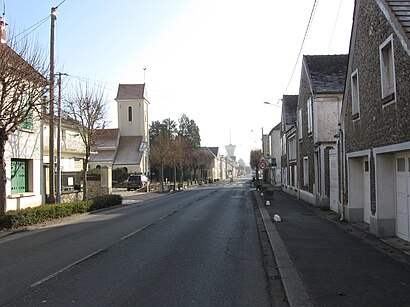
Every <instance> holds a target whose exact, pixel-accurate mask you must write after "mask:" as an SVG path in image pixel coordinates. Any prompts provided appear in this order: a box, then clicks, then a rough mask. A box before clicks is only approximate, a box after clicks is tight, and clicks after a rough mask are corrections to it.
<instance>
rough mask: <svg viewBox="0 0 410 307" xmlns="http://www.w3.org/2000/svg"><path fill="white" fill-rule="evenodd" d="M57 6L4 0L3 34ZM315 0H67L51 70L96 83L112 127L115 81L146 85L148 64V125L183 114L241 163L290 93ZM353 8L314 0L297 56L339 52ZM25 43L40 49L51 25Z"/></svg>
mask: <svg viewBox="0 0 410 307" xmlns="http://www.w3.org/2000/svg"><path fill="white" fill-rule="evenodd" d="M2 1H3V0H2ZM61 2H62V0H6V20H7V23H8V24H9V28H10V29H13V30H14V32H15V33H20V32H22V31H23V30H24V29H27V28H29V27H31V26H33V25H35V24H36V23H38V22H39V21H41V20H43V19H44V18H46V17H47V16H49V14H50V9H51V7H53V6H57V5H58V4H60V3H61ZM313 3H314V0H295V1H286V0H283V1H276V0H252V1H250V0H172V1H171V0H145V1H142V0H119V1H102V0H83V1H79V0H66V1H64V2H63V3H62V4H61V6H60V7H59V8H58V11H57V14H58V15H57V31H56V38H57V43H56V58H57V63H56V64H57V68H56V71H61V72H65V73H67V74H69V75H70V77H68V78H67V79H68V80H66V81H76V80H78V79H81V80H85V79H87V80H88V82H95V83H100V84H101V83H102V82H103V83H102V84H103V85H104V86H105V87H106V94H107V97H108V99H109V101H110V116H111V118H110V119H109V120H110V121H111V124H110V126H111V127H117V117H116V116H117V115H116V102H115V101H114V98H115V96H116V91H117V88H118V84H119V83H135V84H138V83H144V70H143V69H144V67H146V70H145V83H146V88H147V91H148V95H147V99H148V100H149V102H150V109H149V117H150V122H151V121H153V120H162V119H164V118H168V117H169V118H171V119H174V120H175V121H176V120H177V119H178V117H179V116H180V115H181V114H183V113H185V114H187V116H188V117H189V118H190V119H193V120H194V121H195V122H196V123H197V125H198V126H199V129H200V134H201V139H202V142H201V145H202V146H209V147H216V146H217V147H220V152H221V154H225V147H224V145H227V144H229V142H230V140H232V144H235V145H237V147H236V152H235V154H236V156H237V159H239V158H242V159H243V160H244V161H245V162H246V163H247V164H248V163H249V153H250V151H251V149H254V148H261V133H262V129H263V131H264V133H268V132H269V131H270V130H271V129H272V128H273V127H274V126H275V125H276V124H278V123H279V122H280V113H281V108H280V107H279V106H280V102H279V99H280V98H282V95H283V94H298V91H299V81H300V71H301V64H300V59H299V62H298V63H297V65H296V60H297V56H298V53H299V50H300V48H301V44H302V39H303V37H304V35H305V31H306V27H307V24H308V21H309V17H310V15H311V11H312V7H313ZM353 5H354V0H320V1H318V2H317V8H316V11H315V14H314V18H313V23H312V25H311V28H310V31H309V33H308V36H307V38H306V41H305V45H304V47H303V50H302V54H311V55H312V54H343V53H347V52H348V47H349V40H350V32H351V24H352V15H353ZM29 32H30V31H28V32H26V33H29ZM29 37H30V39H33V40H38V41H39V43H40V45H41V46H43V47H44V49H45V50H46V52H47V53H48V50H49V37H50V19H49V18H48V19H47V20H46V21H45V23H43V24H42V25H40V26H39V27H38V28H35V29H34V30H33V31H32V32H31V33H30V34H29ZM295 65H296V70H295V73H294V75H293V78H292V79H291V75H292V71H293V69H294V67H295ZM288 84H290V86H289V87H288V88H287V86H288ZM286 89H287V91H286V92H285V90H286ZM265 101H267V102H270V103H272V104H277V103H279V105H278V106H272V105H266V104H264V103H263V102H265Z"/></svg>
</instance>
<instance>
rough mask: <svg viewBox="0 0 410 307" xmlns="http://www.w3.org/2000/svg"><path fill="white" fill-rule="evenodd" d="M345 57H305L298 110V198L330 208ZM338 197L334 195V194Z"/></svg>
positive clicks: (344, 75)
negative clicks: (332, 158)
mask: <svg viewBox="0 0 410 307" xmlns="http://www.w3.org/2000/svg"><path fill="white" fill-rule="evenodd" d="M347 60H348V56H347V55H305V56H303V61H302V73H301V81H300V87H299V97H298V107H297V137H298V154H297V158H298V166H299V167H298V180H299V191H298V192H299V196H300V198H302V199H303V200H305V201H307V202H309V203H311V204H313V205H314V206H318V207H321V208H324V209H328V208H330V163H329V159H330V153H333V152H335V149H336V138H335V134H336V132H337V124H338V121H339V114H340V109H341V105H342V99H343V91H344V85H345V78H346V68H347ZM336 198H337V195H336Z"/></svg>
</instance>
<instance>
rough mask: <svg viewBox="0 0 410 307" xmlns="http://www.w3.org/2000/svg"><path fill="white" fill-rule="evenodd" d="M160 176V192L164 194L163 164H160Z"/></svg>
mask: <svg viewBox="0 0 410 307" xmlns="http://www.w3.org/2000/svg"><path fill="white" fill-rule="evenodd" d="M160 172H161V175H160V178H159V179H160V180H161V192H164V162H161V169H160Z"/></svg>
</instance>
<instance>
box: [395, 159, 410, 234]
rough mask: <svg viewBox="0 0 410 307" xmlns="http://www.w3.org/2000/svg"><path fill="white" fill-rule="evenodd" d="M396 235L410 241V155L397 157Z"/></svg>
mask: <svg viewBox="0 0 410 307" xmlns="http://www.w3.org/2000/svg"><path fill="white" fill-rule="evenodd" d="M396 191H397V199H396V233H397V236H398V237H399V238H401V239H403V240H406V241H410V231H409V230H410V214H409V213H410V206H409V203H410V201H409V194H410V154H406V155H398V156H397V157H396Z"/></svg>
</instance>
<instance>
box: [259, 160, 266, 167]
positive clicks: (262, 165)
mask: <svg viewBox="0 0 410 307" xmlns="http://www.w3.org/2000/svg"><path fill="white" fill-rule="evenodd" d="M266 166H267V165H266V160H265V159H264V158H262V159H260V161H259V168H260V169H265V168H266Z"/></svg>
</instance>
